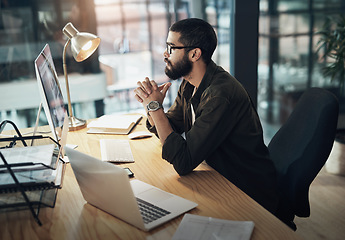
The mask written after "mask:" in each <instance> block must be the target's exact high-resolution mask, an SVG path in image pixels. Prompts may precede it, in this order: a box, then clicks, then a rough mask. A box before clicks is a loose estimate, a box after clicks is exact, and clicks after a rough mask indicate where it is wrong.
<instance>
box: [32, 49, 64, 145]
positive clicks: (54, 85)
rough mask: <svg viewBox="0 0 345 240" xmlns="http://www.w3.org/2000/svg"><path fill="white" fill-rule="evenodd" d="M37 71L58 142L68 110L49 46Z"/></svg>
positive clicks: (42, 54)
mask: <svg viewBox="0 0 345 240" xmlns="http://www.w3.org/2000/svg"><path fill="white" fill-rule="evenodd" d="M35 69H36V77H37V81H38V86H39V89H40V93H41V100H42V104H43V109H44V112H45V114H46V117H47V120H48V123H49V126H50V128H51V131H52V133H53V136H54V138H55V140H56V141H58V140H59V139H60V137H61V133H62V127H63V123H64V119H65V113H66V109H65V106H64V101H63V97H62V93H61V89H60V85H59V82H58V79H57V74H56V70H55V66H54V62H53V58H52V55H51V52H50V48H49V45H48V44H46V45H45V46H44V48H43V50H42V51H41V53H40V54H39V55H38V57H37V58H36V60H35Z"/></svg>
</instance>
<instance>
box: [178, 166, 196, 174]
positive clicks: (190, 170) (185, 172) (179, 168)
mask: <svg viewBox="0 0 345 240" xmlns="http://www.w3.org/2000/svg"><path fill="white" fill-rule="evenodd" d="M174 169H175V171H176V172H177V173H178V175H180V176H184V175H187V174H188V173H191V172H193V169H190V168H185V167H182V168H181V167H178V166H175V165H174Z"/></svg>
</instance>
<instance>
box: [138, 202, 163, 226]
mask: <svg viewBox="0 0 345 240" xmlns="http://www.w3.org/2000/svg"><path fill="white" fill-rule="evenodd" d="M136 199H137V202H138V206H139V210H140V213H141V216H142V217H143V220H144V223H145V224H148V223H150V222H153V221H155V220H157V219H159V218H161V217H164V216H166V215H168V214H170V212H169V211H167V210H164V209H162V208H160V207H157V206H155V205H153V204H151V203H148V202H146V201H144V200H142V199H140V198H136Z"/></svg>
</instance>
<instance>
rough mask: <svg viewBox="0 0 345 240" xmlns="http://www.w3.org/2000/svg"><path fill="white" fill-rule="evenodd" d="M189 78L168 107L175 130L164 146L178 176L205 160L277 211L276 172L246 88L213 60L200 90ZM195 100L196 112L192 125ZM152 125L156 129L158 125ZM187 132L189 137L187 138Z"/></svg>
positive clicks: (270, 208)
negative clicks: (195, 87)
mask: <svg viewBox="0 0 345 240" xmlns="http://www.w3.org/2000/svg"><path fill="white" fill-rule="evenodd" d="M193 90H194V86H192V85H191V84H190V83H189V82H188V81H186V80H183V81H182V83H181V86H180V88H179V91H178V95H177V97H176V99H175V102H174V103H173V105H172V106H171V107H170V109H169V110H168V111H167V113H166V116H167V117H168V119H169V121H170V124H171V126H172V128H173V130H174V132H173V133H171V134H170V135H169V136H168V137H167V139H166V141H165V142H164V144H163V149H162V157H163V158H164V159H166V160H167V161H168V162H170V163H171V164H172V165H173V166H174V168H175V170H176V171H177V173H178V174H180V175H185V174H188V173H190V172H191V171H193V169H194V168H196V167H197V166H198V165H199V164H200V163H201V162H202V161H204V160H206V162H207V164H209V165H210V166H211V167H213V168H214V169H215V170H217V171H218V172H219V173H220V174H222V175H223V176H225V177H226V178H227V179H228V180H230V181H231V182H232V183H233V184H235V185H236V186H237V187H239V188H240V189H242V190H243V191H244V192H246V193H247V194H248V195H249V196H250V197H252V198H253V199H254V200H256V201H257V202H258V203H260V204H261V205H263V206H264V207H265V208H266V209H268V210H269V211H271V212H272V213H274V212H275V209H276V206H277V202H278V197H277V193H276V172H275V168H274V165H273V162H272V161H271V159H270V158H269V154H268V149H267V147H266V146H265V144H264V142H263V132H262V127H261V123H260V119H259V117H258V115H257V112H256V110H255V107H254V106H253V104H252V102H251V100H250V97H249V96H248V94H247V92H246V90H245V89H244V88H243V86H242V85H241V84H240V83H239V82H238V81H237V80H236V79H235V78H234V77H233V76H231V75H230V74H229V73H228V72H226V71H225V70H224V69H222V68H221V67H219V66H217V65H216V64H215V63H214V62H212V61H211V62H210V64H209V65H208V66H207V70H206V73H205V75H204V77H203V79H202V81H201V84H200V86H199V87H198V89H197V91H196V92H195V94H194V95H193V96H192V93H193ZM191 104H193V109H194V111H195V122H194V124H193V125H192V113H191ZM148 128H149V129H150V131H152V132H155V133H156V134H157V132H156V130H155V128H154V127H153V128H150V126H149V124H148ZM182 133H185V138H184V137H182V136H181V134H182Z"/></svg>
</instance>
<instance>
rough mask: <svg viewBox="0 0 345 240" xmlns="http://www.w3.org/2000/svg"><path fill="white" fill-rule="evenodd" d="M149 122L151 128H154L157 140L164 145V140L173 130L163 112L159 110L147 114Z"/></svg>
mask: <svg viewBox="0 0 345 240" xmlns="http://www.w3.org/2000/svg"><path fill="white" fill-rule="evenodd" d="M150 118H151V120H152V121H153V123H154V125H152V123H151V121H150ZM149 121H150V124H151V126H155V127H156V130H157V133H158V136H159V139H160V141H161V143H162V144H164V142H165V139H166V138H167V137H168V136H169V135H170V134H171V133H172V132H173V129H172V127H171V125H170V122H169V120H168V118H167V117H166V115H165V113H164V110H163V109H159V110H157V111H154V112H149Z"/></svg>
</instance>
